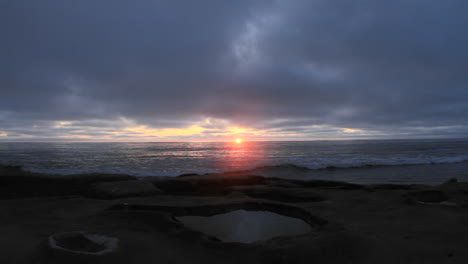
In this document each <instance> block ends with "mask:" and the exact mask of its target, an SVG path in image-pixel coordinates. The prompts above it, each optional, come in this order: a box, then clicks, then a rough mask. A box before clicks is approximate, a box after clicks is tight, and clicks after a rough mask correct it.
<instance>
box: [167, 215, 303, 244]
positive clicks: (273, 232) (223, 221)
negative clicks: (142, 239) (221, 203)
mask: <svg viewBox="0 0 468 264" xmlns="http://www.w3.org/2000/svg"><path fill="white" fill-rule="evenodd" d="M176 219H177V220H178V221H180V222H182V223H183V224H184V225H185V226H186V227H188V228H190V229H193V230H196V231H200V232H203V233H205V234H207V235H210V236H214V237H216V238H218V239H219V240H221V241H224V242H240V243H253V242H257V241H262V240H267V239H271V238H274V237H284V236H298V235H303V234H306V233H308V232H310V231H311V230H312V227H311V226H310V225H309V224H307V223H306V222H305V221H303V220H302V219H299V218H294V217H289V216H284V215H281V214H277V213H273V212H270V211H247V210H243V209H240V210H234V211H230V212H227V213H223V214H217V215H213V216H192V215H186V216H177V217H176Z"/></svg>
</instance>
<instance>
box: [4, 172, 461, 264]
mask: <svg viewBox="0 0 468 264" xmlns="http://www.w3.org/2000/svg"><path fill="white" fill-rule="evenodd" d="M291 173H294V170H291ZM240 209H242V210H246V211H267V212H274V213H277V214H280V215H284V216H289V217H293V218H296V219H301V220H302V221H304V222H305V223H307V224H308V225H310V227H311V231H310V232H308V233H306V234H301V235H296V236H286V237H284V236H283V237H276V238H273V239H268V240H263V241H258V242H254V243H236V242H223V241H220V240H219V239H218V238H216V237H214V236H211V235H206V234H204V233H202V232H198V231H195V230H193V229H190V228H188V227H186V226H184V224H183V223H181V222H180V221H178V218H177V217H181V216H213V215H218V214H222V213H228V212H231V211H234V210H240ZM80 232H82V233H80ZM0 234H1V235H0V249H1V251H0V263H4V264H6V263H44V264H46V263H47V264H51V263H113V264H116V263H245V264H247V263H468V183H463V182H457V181H456V180H451V181H448V182H445V183H443V184H440V185H395V184H379V185H358V184H350V183H344V182H335V181H323V180H312V181H300V180H286V179H279V178H265V177H262V176H255V175H250V174H249V173H247V172H244V173H225V174H209V175H182V176H179V177H148V178H145V179H137V178H135V177H132V176H128V175H101V174H86V175H72V176H53V175H45V174H35V173H29V172H25V171H23V170H21V168H19V167H11V166H3V167H0ZM77 234H78V235H77ZM80 234H98V236H101V238H102V237H106V238H111V239H115V241H114V240H112V241H111V242H112V243H113V242H115V243H114V244H112V243H111V242H109V243H108V244H106V243H107V242H102V241H101V242H102V243H101V242H99V241H98V242H96V243H88V242H89V240H87V239H86V238H85V239H83V237H82V236H80ZM74 235H76V237H74ZM98 238H99V237H98ZM53 239H55V240H53ZM51 241H55V242H56V246H55V247H54V246H53V245H52V244H53V243H52V242H51ZM116 241H117V242H116ZM51 243H52V244H51ZM106 246H109V248H110V249H109V250H108V251H107V252H104V253H102V254H98V253H96V252H101V251H103V250H105V247H106ZM90 253H91V254H90Z"/></svg>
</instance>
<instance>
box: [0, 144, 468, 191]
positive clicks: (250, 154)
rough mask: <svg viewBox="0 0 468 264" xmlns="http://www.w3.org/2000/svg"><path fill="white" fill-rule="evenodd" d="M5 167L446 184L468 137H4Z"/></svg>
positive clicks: (0, 151)
mask: <svg viewBox="0 0 468 264" xmlns="http://www.w3.org/2000/svg"><path fill="white" fill-rule="evenodd" d="M0 164H2V165H21V166H23V168H24V169H26V170H29V171H33V172H43V173H53V174H76V173H92V172H98V173H123V174H130V175H136V176H176V175H180V174H185V173H212V172H226V171H238V170H252V169H255V168H259V167H261V169H257V172H258V174H268V175H266V176H275V177H288V178H298V179H332V180H344V181H348V182H357V183H383V182H386V183H441V182H443V181H444V180H447V179H449V178H453V177H456V178H458V179H460V180H468V139H456V140H454V139H450V140H449V139H438V140H341V141H289V142H275V141H244V142H242V143H241V144H237V143H235V142H148V143H140V142H132V143H122V142H119V143H13V142H4V143H0ZM285 164H293V165H297V166H302V167H306V168H308V170H303V169H301V170H292V171H287V172H285V170H284V168H285V167H284V166H282V165H285ZM268 168H269V169H268ZM286 168H289V167H286ZM275 169H277V170H278V171H277V172H276V173H275ZM254 171H255V170H254ZM265 171H268V173H267V172H265Z"/></svg>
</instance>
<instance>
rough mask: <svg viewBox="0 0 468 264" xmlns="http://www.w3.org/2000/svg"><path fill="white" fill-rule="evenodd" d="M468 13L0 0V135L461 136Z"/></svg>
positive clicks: (426, 6) (353, 4) (165, 0)
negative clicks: (238, 129) (176, 131)
mask: <svg viewBox="0 0 468 264" xmlns="http://www.w3.org/2000/svg"><path fill="white" fill-rule="evenodd" d="M467 10H468V3H467V2H466V1H462V0H460V1H456V0H452V1H450V0H449V1H431V2H428V1H423V0H415V1H404V0H396V1H375V0H372V1H371V0H359V1H345V0H334V1H329V0H314V1H309V0H307V1H306V0H302V1H300V0H298V1H280V0H278V1H266V0H265V1H249V0H241V1H218V0H205V1H182V0H180V1H173V0H172V1H169V0H159V1H158V0H151V1H150V0H139V1H123V0H113V1H90V0H82V1H62V0H42V1H32V0H30V1H26V0H14V1H13V0H9V1H8V0H7V1H1V2H0V34H1V36H0V37H1V40H2V41H1V42H0V58H1V60H0V70H1V75H0V89H1V97H0V135H2V134H1V133H7V134H8V135H11V136H12V135H30V136H32V137H35V136H37V137H56V136H60V135H67V136H73V135H82V134H86V135H91V136H96V137H98V136H100V135H103V134H105V135H112V133H110V132H115V131H118V130H119V129H123V128H124V127H125V126H128V125H129V123H131V124H132V125H135V126H137V125H142V126H146V127H149V128H167V127H170V128H182V127H187V126H190V125H192V124H194V123H196V122H199V121H200V120H205V119H206V118H211V119H212V120H213V121H211V122H205V123H204V125H203V126H204V127H206V129H207V131H206V133H205V134H215V133H217V132H220V131H222V130H223V128H225V127H226V126H228V125H229V124H230V125H236V126H244V127H251V128H254V129H257V130H263V131H266V133H269V134H270V136H274V135H278V136H284V135H285V134H288V133H289V134H288V135H289V136H290V135H292V134H294V132H296V134H298V135H299V136H297V137H313V136H314V135H315V136H317V135H319V136H320V137H322V136H324V137H326V136H327V134H328V135H330V134H333V136H334V137H341V136H343V137H346V136H350V135H354V134H356V135H357V136H371V137H372V136H374V137H392V136H395V137H398V136H403V137H405V136H407V137H417V136H418V135H420V136H424V137H426V136H431V135H432V136H444V135H446V136H457V137H458V136H464V135H465V134H466V132H468V129H467V127H468V119H467V118H466V117H465V116H466V113H467V112H468V87H467V85H468V74H467V73H468V49H467V48H466V47H468V34H466V28H467V27H468V17H467V16H466V15H465V13H466V11H467ZM64 120H66V121H73V124H67V125H66V127H65V128H64V127H62V126H60V125H58V122H60V121H64ZM128 120H131V122H130V121H128ZM214 120H221V121H214ZM341 128H350V129H354V130H355V132H356V133H341V132H342V129H341ZM210 129H211V130H210ZM349 131H351V130H349ZM359 131H361V132H359ZM362 131H367V132H362ZM128 133H130V132H128ZM366 133H367V134H366ZM369 133H370V134H369ZM12 137H13V136H12ZM115 137H125V135H115ZM0 138H1V137H0Z"/></svg>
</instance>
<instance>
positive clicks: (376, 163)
mask: <svg viewBox="0 0 468 264" xmlns="http://www.w3.org/2000/svg"><path fill="white" fill-rule="evenodd" d="M462 162H468V155H466V156H456V157H432V158H426V159H421V158H402V157H394V158H387V159H375V158H374V159H362V158H361V159H349V160H342V161H339V162H327V161H325V162H322V163H321V162H303V161H300V162H290V163H281V164H276V165H267V166H260V167H256V168H254V169H252V171H255V170H265V169H268V170H275V169H278V170H279V169H294V170H309V171H314V170H316V171H318V170H336V169H357V168H373V167H391V166H411V165H431V164H450V163H462Z"/></svg>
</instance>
